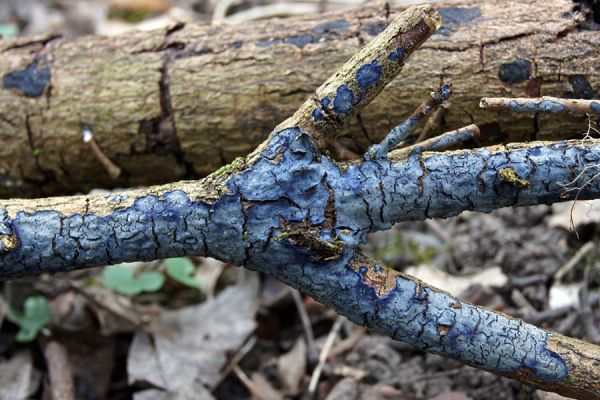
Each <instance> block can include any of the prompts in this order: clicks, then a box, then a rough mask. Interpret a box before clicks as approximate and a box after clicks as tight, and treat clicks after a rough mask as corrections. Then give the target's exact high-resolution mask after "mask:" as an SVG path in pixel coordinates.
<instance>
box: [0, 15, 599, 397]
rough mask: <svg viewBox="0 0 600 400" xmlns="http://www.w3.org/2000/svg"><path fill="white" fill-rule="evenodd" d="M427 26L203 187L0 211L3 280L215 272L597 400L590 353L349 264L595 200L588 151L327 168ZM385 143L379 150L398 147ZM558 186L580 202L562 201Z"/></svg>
mask: <svg viewBox="0 0 600 400" xmlns="http://www.w3.org/2000/svg"><path fill="white" fill-rule="evenodd" d="M438 22H439V16H438V15H437V13H436V12H435V11H434V10H433V9H431V7H429V6H418V7H412V8H410V9H409V10H407V11H405V12H404V13H402V14H401V15H400V16H399V17H398V18H396V19H395V20H394V21H393V22H392V23H391V24H390V26H389V27H388V28H387V29H386V30H385V31H384V32H383V33H382V34H381V35H380V36H379V38H378V39H376V40H374V41H373V42H372V43H371V44H370V45H368V46H366V47H365V49H366V52H365V51H361V52H359V53H357V56H355V57H353V58H352V59H351V60H350V61H349V62H347V63H346V64H345V65H344V66H343V67H342V68H341V69H340V70H339V71H338V72H337V73H336V74H335V75H334V76H333V77H332V78H330V79H329V80H327V81H326V82H325V84H324V85H323V86H321V88H319V89H318V90H317V96H316V101H310V100H309V101H308V102H306V103H305V104H304V105H303V106H301V107H300V109H299V112H298V113H296V114H295V115H294V116H293V117H292V118H291V119H289V120H287V121H286V122H284V123H283V124H282V125H281V126H280V127H279V128H278V129H276V130H274V131H273V132H272V133H271V135H270V136H269V138H268V139H267V140H266V141H265V142H264V143H262V144H261V145H260V146H259V147H258V148H257V149H256V150H255V151H254V152H253V153H251V154H250V155H249V156H248V157H246V158H245V159H237V160H236V161H235V162H234V163H232V164H231V165H229V166H227V167H226V168H221V169H219V170H217V171H216V172H215V173H213V174H211V175H210V176H208V177H207V178H205V179H203V180H200V181H184V182H179V183H176V184H169V185H165V186H158V187H153V188H149V189H143V190H134V191H128V192H123V193H118V194H109V195H106V196H94V197H88V196H78V197H62V198H48V199H39V200H6V201H0V279H7V278H13V277H18V276H21V275H31V274H38V273H44V272H57V271H68V270H70V269H78V268H86V267H92V266H96V265H105V264H110V263H117V262H122V261H133V260H150V259H156V258H166V257H173V256H182V255H192V254H193V255H204V256H211V257H216V258H219V259H221V260H224V261H227V262H230V263H233V264H236V265H240V266H244V267H246V268H250V269H254V270H259V271H263V272H265V273H268V274H271V275H273V276H274V277H276V278H278V279H280V280H282V281H283V282H286V283H288V284H289V285H291V286H293V287H295V288H298V289H300V290H302V291H304V292H306V293H309V294H310V295H312V296H313V297H314V298H315V299H317V300H318V301H321V302H322V303H324V304H327V305H329V306H330V307H332V308H334V309H335V310H336V311H338V312H339V313H341V314H343V315H346V316H347V317H348V318H350V319H351V320H353V321H355V322H357V323H361V324H365V325H368V326H370V327H371V328H373V329H375V330H377V331H380V332H382V333H385V334H387V335H389V336H390V337H392V338H395V339H398V340H404V341H407V342H409V343H412V344H414V345H415V346H417V347H419V348H421V349H423V350H426V351H430V352H434V353H437V354H441V355H443V356H446V357H451V358H456V359H458V360H461V361H463V362H465V363H467V364H469V365H473V366H475V367H478V368H484V369H487V370H490V371H493V372H496V373H499V374H503V375H507V376H510V377H513V378H516V379H520V380H521V381H524V382H531V383H533V384H536V385H538V386H540V387H543V388H544V389H546V390H548V389H551V390H554V391H556V392H559V393H562V394H565V395H569V396H576V397H579V398H582V399H583V398H585V399H600V383H599V382H600V369H599V368H597V366H598V359H599V353H600V350H599V348H598V347H597V346H593V345H589V344H583V343H580V342H578V341H576V340H573V339H569V338H564V337H562V336H559V335H556V334H553V333H551V332H547V331H545V330H543V329H540V328H537V327H535V326H533V325H529V324H526V323H524V322H522V321H519V320H516V319H513V318H511V317H509V316H506V315H503V314H499V313H495V312H492V311H489V310H485V309H481V308H479V307H476V306H473V305H471V304H468V303H465V302H462V301H460V300H458V299H456V298H453V297H452V296H450V295H449V294H447V293H444V292H443V291H441V290H439V289H435V288H433V287H430V286H428V285H427V284H425V283H423V282H420V281H418V280H416V279H414V278H411V277H409V276H406V275H404V274H401V273H398V272H396V271H393V270H391V269H389V268H388V267H386V266H384V265H381V264H379V263H377V262H376V261H374V260H370V259H367V258H365V257H364V256H362V255H361V253H360V246H361V245H362V244H363V243H365V241H366V239H367V235H368V234H369V233H371V232H375V231H378V230H382V229H387V228H389V227H390V226H392V225H393V224H394V223H395V222H398V221H402V220H407V219H424V218H429V217H441V218H443V217H449V216H452V215H456V214H458V213H460V212H462V211H464V210H473V211H481V212H488V211H490V210H492V209H494V208H498V207H504V206H525V205H531V204H539V203H546V202H547V203H550V202H555V201H561V200H565V199H568V198H573V197H574V196H578V197H579V198H581V199H584V198H597V197H600V180H598V179H596V176H595V169H596V167H595V166H597V165H598V162H599V160H600V141H597V140H589V141H585V142H582V141H572V142H568V141H564V142H558V143H556V142H552V143H530V144H521V145H515V146H508V147H505V146H496V147H491V148H481V149H476V150H461V151H454V152H444V153H434V152H424V149H426V148H427V146H429V145H431V143H430V144H424V145H421V146H419V145H417V146H414V147H411V148H410V150H406V149H404V151H402V150H400V151H394V152H391V153H389V154H386V152H387V151H388V150H390V148H391V147H392V146H391V145H383V146H380V147H381V148H382V149H383V150H382V151H374V152H369V153H368V154H366V155H365V156H364V159H361V160H355V161H352V162H345V163H340V162H336V161H334V160H332V159H331V158H330V157H328V156H327V155H326V154H325V153H324V149H325V147H326V146H325V144H326V143H327V140H328V138H330V137H331V136H332V133H335V130H336V129H339V128H340V127H343V126H345V124H346V123H347V122H348V120H349V118H350V117H351V116H352V115H354V114H356V113H358V112H361V111H362V108H363V107H365V106H366V105H367V103H368V101H369V100H370V99H373V98H374V96H376V95H377V94H378V93H379V91H381V89H382V88H383V86H384V85H385V84H386V83H387V82H388V81H389V80H390V79H391V78H392V77H393V75H394V74H396V73H397V72H398V70H399V68H398V62H399V61H402V60H404V58H405V55H406V54H408V53H409V52H410V51H412V50H414V48H415V47H416V46H418V44H420V43H422V42H423V41H424V40H425V39H426V38H427V37H428V36H429V35H431V33H432V32H433V30H434V29H435V28H436V27H437V26H439V23H438ZM294 40H299V39H294ZM369 51H373V55H372V56H371V57H369V56H368V54H367V53H368V52H369ZM34 83H35V82H34ZM419 110H420V108H419V109H417V113H420V111H419ZM419 115H420V114H419ZM390 135H391V139H385V140H384V142H383V143H384V144H385V143H392V142H394V140H395V139H394V138H395V135H396V133H395V132H392V133H391V134H390ZM457 135H458V133H455V134H454V136H457ZM454 136H453V135H451V134H449V135H447V136H446V138H453V137H454ZM458 137H460V135H458ZM449 140H451V141H452V140H453V139H449ZM440 141H441V139H440ZM565 184H571V185H577V186H580V187H581V190H580V191H578V192H565V189H564V185H565Z"/></svg>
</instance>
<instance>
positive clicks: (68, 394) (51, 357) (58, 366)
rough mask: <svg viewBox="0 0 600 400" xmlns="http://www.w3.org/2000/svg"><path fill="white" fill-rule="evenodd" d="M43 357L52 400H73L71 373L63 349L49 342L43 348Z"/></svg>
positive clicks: (73, 387) (51, 341)
mask: <svg viewBox="0 0 600 400" xmlns="http://www.w3.org/2000/svg"><path fill="white" fill-rule="evenodd" d="M44 356H45V358H46V363H47V364H48V374H49V375H50V391H51V393H52V398H53V399H54V400H72V399H75V386H74V383H73V371H72V370H71V364H70V363H69V357H68V354H67V350H66V349H65V347H64V346H63V345H62V344H61V343H59V342H57V341H55V340H50V341H49V342H48V343H46V344H45V346H44Z"/></svg>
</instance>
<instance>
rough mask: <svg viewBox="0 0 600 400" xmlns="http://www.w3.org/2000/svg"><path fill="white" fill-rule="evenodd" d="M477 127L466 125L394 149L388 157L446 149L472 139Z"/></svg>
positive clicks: (401, 156) (396, 157) (477, 133)
mask: <svg viewBox="0 0 600 400" xmlns="http://www.w3.org/2000/svg"><path fill="white" fill-rule="evenodd" d="M479 133H480V132H479V127H478V126H477V125H473V124H471V125H468V126H465V127H463V128H460V129H456V130H454V131H451V132H446V133H443V134H441V135H439V136H436V137H434V138H431V139H428V140H426V141H424V142H421V143H417V144H414V145H412V146H409V147H405V148H403V149H398V150H394V151H392V152H391V153H390V157H391V158H394V159H400V158H403V157H408V155H409V154H410V153H411V152H413V151H415V150H417V151H442V150H447V149H450V148H452V147H455V146H456V145H458V144H460V143H463V142H466V141H467V140H470V139H473V138H475V137H478V136H479Z"/></svg>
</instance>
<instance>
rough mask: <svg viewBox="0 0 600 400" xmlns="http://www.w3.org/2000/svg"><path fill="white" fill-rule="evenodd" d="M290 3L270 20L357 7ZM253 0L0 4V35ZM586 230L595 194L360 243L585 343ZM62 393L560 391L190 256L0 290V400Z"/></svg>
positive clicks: (595, 282)
mask: <svg viewBox="0 0 600 400" xmlns="http://www.w3.org/2000/svg"><path fill="white" fill-rule="evenodd" d="M76 3H79V5H78V6H77V5H74V4H76ZM88 3H89V4H88ZM57 4H59V5H61V6H60V7H58V6H57ZM82 4H83V6H81V5H82ZM127 4H129V5H132V4H137V6H136V7H138V8H135V7H129V6H127V7H126V6H125V5H127ZM298 4H303V7H304V9H303V10H301V8H300V7H299V8H298V9H295V8H293V7H290V8H288V11H286V12H285V13H289V14H293V13H299V12H304V13H306V12H319V11H323V10H330V9H339V8H340V7H347V6H355V5H358V4H360V1H358V0H339V1H331V2H327V1H313V2H311V1H305V2H302V3H298ZM140 5H142V6H140ZM268 5H270V3H269V2H268V1H238V2H235V1H209V0H206V1H201V0H175V1H172V2H167V1H162V0H136V1H134V0H120V1H118V0H106V1H89V2H87V1H80V2H73V1H68V0H62V1H44V0H7V1H6V4H5V5H0V34H3V35H22V34H34V33H40V32H47V31H59V32H64V33H66V34H68V35H83V34H90V33H95V34H97V33H101V34H113V33H119V32H122V31H123V30H126V29H132V28H140V27H141V28H157V27H159V26H161V24H163V25H164V24H167V23H171V22H173V21H174V20H178V19H188V20H196V21H197V20H204V21H209V20H219V19H221V20H227V19H230V20H236V21H244V20H248V19H251V18H256V17H257V15H259V16H260V12H263V13H267V12H272V11H269V10H268V9H266V8H265V7H266V6H268ZM261 7H262V8H261ZM257 9H259V10H260V11H258V12H257V11H256V10H257ZM251 10H255V12H254V14H252V13H250V11H251ZM279 12H280V13H281V12H282V11H279ZM257 13H258V14H257ZM599 224H600V203H599V202H580V203H577V205H576V206H575V207H572V203H564V204H559V205H554V206H536V207H531V208H524V209H512V208H507V209H502V210H498V211H495V212H493V213H491V214H475V213H464V214H462V215H461V216H458V217H455V218H451V219H448V220H433V221H426V222H407V223H402V224H398V225H397V226H395V227H394V229H392V230H390V231H387V232H380V233H378V234H375V235H372V237H370V240H369V244H368V245H366V246H365V250H366V252H367V253H369V254H370V255H371V256H373V257H376V258H378V259H381V260H383V261H385V262H386V263H387V264H388V265H391V266H394V267H395V268H397V269H398V270H402V271H406V272H408V273H411V274H413V275H416V276H417V277H420V278H422V279H423V280H425V281H427V282H428V283H430V284H432V285H434V286H437V287H440V288H442V289H444V290H446V291H448V292H451V293H452V294H455V295H457V296H460V297H461V298H463V299H465V300H467V301H470V302H472V303H475V304H478V305H483V306H485V307H488V308H490V309H494V310H498V311H502V312H505V313H508V314H510V315H513V316H517V317H520V318H523V319H524V320H526V321H528V322H531V323H534V324H537V325H538V326H542V327H544V328H547V329H551V330H554V331H557V332H560V333H563V334H566V335H569V336H573V337H577V338H582V339H585V340H588V341H590V342H594V343H600V329H599V326H600V300H599V299H600V268H598V261H596V260H598V259H600V258H599V257H598V256H599V254H597V253H598V248H599V246H598V245H597V244H598V241H599V240H600V235H599V233H600V229H599V227H600V225H599ZM72 376H73V377H74V379H71V377H72ZM65 388H66V389H65ZM70 388H73V390H74V392H75V398H77V399H90V400H91V399H105V398H110V399H131V398H134V399H136V400H151V399H201V400H202V399H232V400H233V399H248V398H256V399H263V400H276V399H309V398H310V399H327V400H334V399H375V400H376V399H390V400H392V399H394V400H404V399H407V400H408V399H438V400H440V399H448V400H463V399H492V398H493V399H523V400H524V399H559V398H560V397H559V396H556V395H551V394H548V393H544V392H541V391H539V390H535V389H534V388H531V387H528V386H525V385H522V384H520V383H518V382H516V381H512V380H509V379H506V378H501V377H498V376H496V375H493V374H490V373H488V372H484V371H480V370H477V369H474V368H470V367H466V366H464V365H462V364H460V363H459V362H455V361H452V360H447V359H444V358H442V357H439V356H435V355H431V354H426V353H423V352H421V351H419V350H416V349H414V348H412V347H411V346H409V345H406V344H404V343H401V342H395V341H393V340H391V339H389V338H387V337H384V336H381V335H378V334H376V333H375V332H371V331H369V330H366V329H364V328H363V327H360V326H357V325H355V324H353V323H351V322H349V321H348V320H346V319H344V318H342V317H339V316H338V315H337V314H335V313H334V312H333V311H331V310H329V309H327V308H325V307H324V306H322V305H320V304H318V303H316V302H315V301H313V300H312V299H311V298H310V297H306V296H303V295H301V294H299V293H298V292H295V291H294V290H293V289H290V288H288V287H287V286H285V285H283V284H282V283H280V282H278V281H276V280H274V279H273V278H270V277H267V276H263V275H259V274H257V273H253V272H248V271H244V270H242V269H239V268H236V267H234V266H231V265H226V264H223V263H221V262H218V261H216V260H212V259H204V258H181V259H171V260H163V261H156V262H150V263H134V264H129V265H127V266H126V267H124V266H113V267H110V268H104V269H101V268H98V269H92V270H88V271H78V272H74V273H71V274H60V275H55V276H43V277H41V278H28V279H21V280H17V281H11V282H4V283H0V400H3V399H22V398H36V399H50V398H51V393H53V392H54V393H60V392H61V390H67V391H68V390H69V389H70Z"/></svg>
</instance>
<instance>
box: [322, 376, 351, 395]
mask: <svg viewBox="0 0 600 400" xmlns="http://www.w3.org/2000/svg"><path fill="white" fill-rule="evenodd" d="M357 397H358V382H356V380H354V379H353V378H344V379H342V380H341V381H339V382H338V383H337V384H336V385H335V386H334V387H333V389H331V392H329V394H328V395H327V397H326V398H325V400H352V399H356V398H357Z"/></svg>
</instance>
